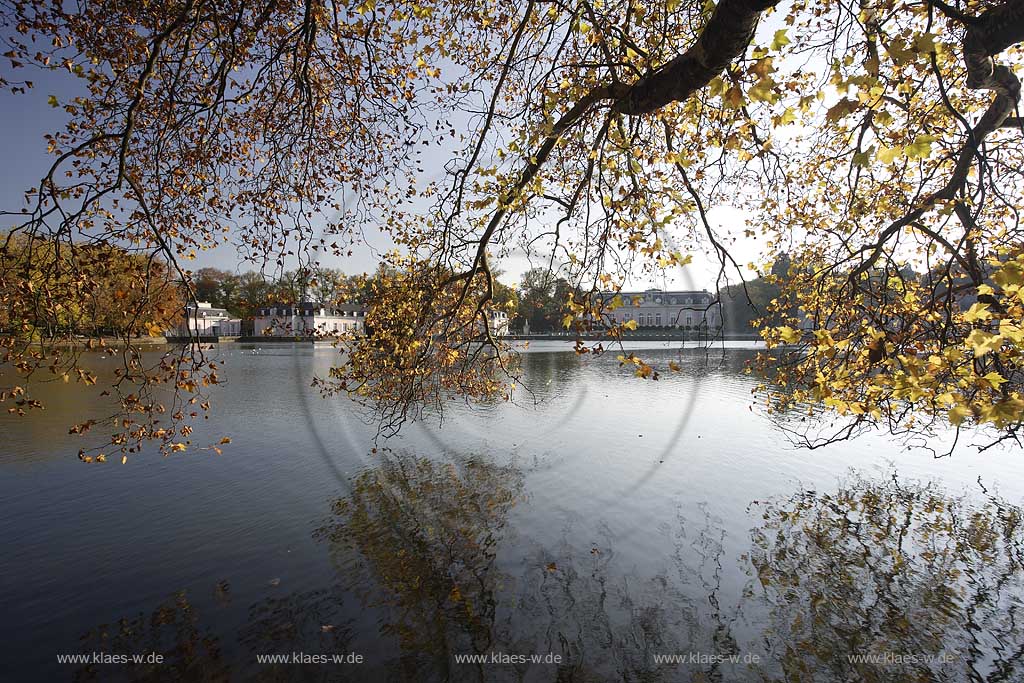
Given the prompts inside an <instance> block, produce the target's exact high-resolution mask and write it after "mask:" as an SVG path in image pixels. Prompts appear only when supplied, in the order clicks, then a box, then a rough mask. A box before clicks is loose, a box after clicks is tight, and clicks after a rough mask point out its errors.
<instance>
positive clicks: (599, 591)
mask: <svg viewBox="0 0 1024 683" xmlns="http://www.w3.org/2000/svg"><path fill="white" fill-rule="evenodd" d="M701 513H702V515H703V520H702V521H701V522H700V523H695V522H697V520H687V519H685V518H684V517H683V516H682V514H681V513H679V515H678V517H677V521H678V522H679V524H678V526H675V525H669V524H665V525H664V526H663V533H664V534H665V536H666V541H667V543H668V544H669V546H670V547H671V548H672V552H671V554H670V556H669V561H670V564H669V565H668V566H665V567H662V568H661V569H660V570H659V571H656V572H655V573H654V574H653V575H650V576H644V575H642V574H640V573H639V572H637V571H636V570H635V569H634V570H632V571H628V572H625V573H623V572H622V570H621V569H620V568H619V566H618V565H619V564H620V563H621V562H623V561H624V562H626V563H627V564H628V565H633V563H634V562H635V560H636V558H633V557H630V558H619V557H618V555H617V553H616V549H615V547H614V545H613V541H612V534H611V532H610V531H609V530H608V529H605V528H602V530H601V533H600V536H601V539H600V540H599V541H597V542H596V544H587V545H585V546H580V545H579V544H578V542H577V539H579V538H581V537H583V534H580V533H577V532H576V531H575V530H574V529H573V528H572V527H571V526H570V527H569V528H567V529H566V530H565V533H564V536H563V539H562V541H561V543H560V545H559V546H557V547H555V548H552V549H550V550H549V549H542V548H537V549H536V550H535V555H533V556H532V557H531V561H529V562H527V567H528V569H527V571H526V574H525V575H524V576H523V577H522V579H521V581H519V582H518V585H519V586H520V591H519V594H518V595H517V596H516V597H515V601H514V604H515V610H514V611H513V612H512V613H511V614H510V615H509V616H508V621H507V623H506V624H505V631H504V633H502V634H501V636H502V637H501V640H502V641H503V643H504V644H503V647H505V648H507V649H508V650H510V651H513V652H531V653H541V654H544V653H548V652H553V653H557V654H560V655H561V656H562V663H563V664H562V666H561V668H560V669H559V670H558V672H557V675H550V674H549V675H546V676H545V677H544V678H543V679H544V680H558V681H579V682H584V683H590V682H597V681H611V680H616V681H643V682H645V683H654V682H656V681H681V680H684V681H690V680H694V681H729V680H734V679H735V674H734V673H733V669H726V670H724V671H723V668H722V667H721V666H719V665H717V664H713V663H712V664H701V663H694V664H686V665H677V664H666V663H658V662H657V661H656V660H655V657H656V656H658V655H676V654H684V653H690V652H699V653H718V654H722V655H729V654H732V653H735V652H737V649H736V644H735V642H734V641H733V639H732V636H731V634H730V631H729V624H728V622H727V618H726V617H725V615H723V614H722V612H721V610H720V607H719V604H718V599H719V593H720V590H721V571H720V570H721V558H722V553H723V547H722V537H723V535H724V532H723V531H722V528H721V521H720V520H718V519H716V518H714V517H712V516H711V515H710V514H709V513H708V512H707V510H704V509H702V510H701Z"/></svg>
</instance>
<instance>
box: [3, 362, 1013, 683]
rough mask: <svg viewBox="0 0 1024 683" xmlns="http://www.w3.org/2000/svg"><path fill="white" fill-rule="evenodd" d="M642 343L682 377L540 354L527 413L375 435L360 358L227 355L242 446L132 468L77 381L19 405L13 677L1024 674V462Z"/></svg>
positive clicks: (13, 510) (469, 413) (8, 571)
mask: <svg viewBox="0 0 1024 683" xmlns="http://www.w3.org/2000/svg"><path fill="white" fill-rule="evenodd" d="M636 346H638V347H641V346H642V347H644V351H643V353H645V354H647V356H656V357H660V358H661V359H662V360H663V361H664V360H667V358H666V356H669V355H671V357H672V358H675V359H677V360H678V361H679V362H680V363H681V365H682V368H683V369H682V371H681V372H679V373H671V374H665V375H662V376H661V379H660V380H659V381H658V382H651V381H642V380H638V379H636V378H634V377H633V376H632V375H631V373H630V372H629V371H628V369H623V368H620V367H619V363H618V362H617V361H616V359H615V354H614V353H612V354H608V355H605V356H602V357H600V358H597V359H593V358H579V357H577V356H576V355H575V354H573V353H572V352H570V351H568V345H566V344H562V343H558V342H550V343H534V344H531V346H530V349H529V351H528V352H527V353H525V354H524V367H525V371H526V379H527V385H528V387H529V388H530V390H531V392H532V393H531V392H525V391H523V392H519V393H520V395H519V399H518V401H517V402H516V403H515V404H508V403H504V402H498V403H495V404H493V405H487V406H482V407H476V408H470V407H467V406H465V405H463V404H461V403H459V402H453V404H452V405H451V406H450V408H449V409H448V411H447V412H446V414H445V417H444V421H443V424H441V425H438V424H437V423H436V422H431V423H428V424H416V425H412V426H409V427H408V428H407V429H405V430H404V431H403V432H402V434H401V435H400V436H399V437H397V438H394V439H390V440H388V441H386V442H385V441H381V442H379V443H377V444H374V443H373V436H374V428H373V426H372V425H368V424H365V423H364V422H363V420H362V419H361V418H362V415H361V413H360V412H359V411H358V410H356V409H355V408H354V407H353V406H352V405H351V404H349V403H348V402H346V401H345V400H343V399H330V400H324V399H322V398H320V397H319V395H318V393H317V392H316V390H315V389H312V388H310V386H309V383H310V379H311V377H312V376H313V375H314V374H315V373H324V372H326V369H327V368H328V367H329V366H330V364H331V363H332V362H333V361H335V360H336V355H335V353H336V352H335V351H334V350H333V349H331V348H330V347H319V346H317V347H313V346H291V345H274V346H270V347H263V348H245V347H240V346H234V345H224V346H222V347H220V348H219V349H218V351H217V353H218V354H219V355H220V356H221V357H222V358H223V360H224V368H223V370H222V372H221V373H220V374H221V376H222V377H224V378H225V379H227V383H226V384H225V385H224V386H222V387H219V388H217V389H216V390H215V391H214V393H213V395H212V399H213V406H214V407H213V412H212V416H211V418H210V420H208V421H204V422H203V423H201V424H199V425H197V428H196V432H195V433H194V434H193V436H192V441H193V442H195V443H210V442H216V441H217V440H218V439H219V438H220V437H221V436H229V437H230V438H231V439H232V443H231V444H230V445H229V446H227V447H225V450H224V453H223V455H219V456H218V455H215V454H213V453H212V452H210V451H205V452H188V453H184V454H176V455H174V456H172V457H168V458H161V457H160V456H158V455H154V454H143V455H141V456H138V457H136V458H134V459H133V460H131V461H130V463H129V464H128V465H124V466H122V465H120V464H117V463H113V462H108V463H106V464H102V465H96V464H94V465H86V464H83V463H80V462H79V461H78V460H77V459H76V458H75V455H74V454H75V453H76V452H77V450H78V448H79V447H80V445H81V443H80V441H79V437H76V436H70V435H68V434H67V427H68V425H69V424H70V423H72V422H78V421H81V419H82V418H83V417H91V416H96V417H98V416H101V415H103V414H104V410H105V409H108V407H106V406H103V405H100V404H97V403H96V402H95V401H89V402H84V401H83V400H82V399H81V398H79V397H78V396H77V395H76V394H74V393H72V392H70V391H69V390H68V388H67V387H66V386H64V385H59V384H53V385H50V386H48V387H46V388H45V389H43V390H41V391H43V392H44V393H45V394H46V395H45V396H43V398H44V399H45V400H46V403H47V409H46V410H45V411H43V412H41V413H39V414H36V415H33V416H31V417H29V418H20V419H19V418H15V417H13V416H6V415H5V416H3V417H0V429H2V433H3V435H4V440H3V447H2V449H0V501H2V503H0V512H2V515H0V541H2V545H3V547H4V548H5V552H4V553H3V554H2V555H0V576H3V580H2V581H0V604H2V605H3V606H4V609H5V619H4V620H3V625H2V626H0V628H2V630H3V632H2V633H0V642H3V643H4V646H5V650H7V651H8V652H9V653H11V654H10V655H8V656H5V657H4V658H3V661H2V663H0V680H17V681H21V680H26V681H31V680H40V681H49V680H72V679H77V680H154V681H156V680H197V681H199V680H254V679H255V680H354V681H366V680H455V681H462V680H470V681H472V680H488V681H491V680H493V681H505V680H530V681H555V680H558V681H591V680H593V681H599V680H631V681H632V680H636V681H660V680H664V681H680V680H683V681H689V680H722V681H732V680H757V681H761V680H779V681H783V680H787V681H804V680H806V681H845V680H885V681H887V680H892V681H900V680H910V679H915V678H916V679H919V680H942V681H960V680H978V681H982V680H986V681H987V680H991V681H997V680H1005V681H1013V680H1024V612H1022V608H1024V589H1022V586H1024V570H1022V566H1024V530H1022V519H1021V512H1020V508H1019V507H1018V506H1020V505H1021V504H1022V503H1024V459H1022V458H1024V453H1022V452H1021V451H1020V450H1016V449H1010V448H1007V449H1002V450H995V449H993V450H990V451H987V452H985V453H980V454H979V453H976V452H974V451H971V450H964V451H962V452H959V453H958V454H957V455H955V456H954V457H952V458H943V459H936V458H934V457H933V456H932V454H931V453H929V452H927V451H925V450H920V449H919V450H909V451H908V450H905V448H904V447H903V446H902V445H900V444H897V443H895V442H893V441H891V440H888V439H886V438H883V437H881V436H869V437H866V438H862V439H857V440H854V441H850V442H844V443H840V444H836V445H835V446H832V447H829V448H825V449H821V450H815V451H807V450H800V449H796V448H794V447H793V446H792V445H791V444H790V442H789V441H788V440H787V439H786V438H785V437H784V436H783V434H782V433H781V432H780V430H779V429H777V426H776V423H775V422H774V420H775V419H778V418H773V417H772V416H768V415H766V414H764V412H763V411H762V410H761V409H760V408H759V406H757V405H756V404H755V403H754V399H753V397H752V396H751V393H750V391H751V388H752V387H753V381H752V380H751V379H750V378H749V377H747V376H746V375H744V374H743V372H742V370H743V367H744V364H745V362H746V361H748V360H749V359H750V357H751V352H750V351H749V350H747V349H743V348H733V349H730V350H727V351H725V352H724V353H711V354H707V353H704V352H702V351H694V350H687V351H683V352H679V351H678V350H675V349H669V348H667V347H665V346H663V345H661V344H659V343H651V344H638V345H636ZM735 346H742V345H735ZM789 419H791V420H797V421H798V420H799V418H796V417H790V418H789ZM374 449H375V450H374ZM151 652H158V653H161V654H162V655H163V656H164V662H163V663H162V664H160V665H155V664H149V663H145V662H142V663H139V664H137V665H133V664H127V665H126V664H104V663H94V664H89V665H82V664H66V663H58V660H57V656H58V654H61V655H63V654H68V653H85V654H91V653H108V654H138V653H151ZM296 653H298V654H299V655H300V656H307V655H324V656H333V655H341V656H342V658H343V659H344V658H347V660H346V661H342V662H339V663H330V664H300V663H277V664H266V663H261V662H259V661H258V656H259V657H262V656H264V655H267V654H287V655H295V654H296ZM466 656H474V657H476V658H477V660H484V661H475V662H471V663H467V662H466V661H465V660H466ZM519 657H525V658H530V657H538V658H540V660H539V661H537V662H535V663H530V662H525V663H523V662H517V661H516V659H517V658H519ZM356 658H359V659H360V660H361V661H360V663H356V662H355V659H356ZM672 658H675V659H674V660H673V659H672ZM865 658H866V659H867V661H865ZM872 658H873V659H872ZM5 670H6V671H5Z"/></svg>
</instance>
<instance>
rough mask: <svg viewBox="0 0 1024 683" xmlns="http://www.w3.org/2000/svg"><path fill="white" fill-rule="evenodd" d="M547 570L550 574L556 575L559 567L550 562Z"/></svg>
mask: <svg viewBox="0 0 1024 683" xmlns="http://www.w3.org/2000/svg"><path fill="white" fill-rule="evenodd" d="M545 569H547V570H548V571H549V572H552V573H554V572H556V571H558V566H557V565H556V564H555V563H554V562H550V563H548V565H547V567H545Z"/></svg>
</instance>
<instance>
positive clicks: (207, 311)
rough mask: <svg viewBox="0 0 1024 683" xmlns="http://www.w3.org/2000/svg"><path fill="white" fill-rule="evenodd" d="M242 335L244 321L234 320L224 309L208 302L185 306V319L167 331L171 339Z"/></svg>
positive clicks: (193, 302) (196, 302)
mask: <svg viewBox="0 0 1024 683" xmlns="http://www.w3.org/2000/svg"><path fill="white" fill-rule="evenodd" d="M241 333H242V321H241V320H240V319H238V318H232V317H231V316H230V315H229V314H228V312H227V311H226V310H225V309H223V308H214V307H213V305H212V304H210V303H209V302H207V301H192V302H190V303H188V304H186V306H185V319H184V320H183V321H182V322H181V323H180V324H178V325H176V326H175V327H174V328H173V329H170V330H168V331H167V336H169V337H189V336H203V337H233V336H238V335H240V334H241Z"/></svg>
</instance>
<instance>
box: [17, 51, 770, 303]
mask: <svg viewBox="0 0 1024 683" xmlns="http://www.w3.org/2000/svg"><path fill="white" fill-rule="evenodd" d="M5 66H6V65H5ZM6 73H8V74H10V76H11V77H12V78H22V79H30V80H32V81H33V82H34V85H35V87H34V88H32V89H30V90H29V91H28V92H27V93H26V94H19V95H13V94H11V93H10V92H9V91H5V92H2V93H0V149H2V150H4V163H2V164H0V211H20V210H22V209H23V208H25V207H27V206H28V205H27V203H26V201H25V197H24V193H25V191H26V190H27V189H29V188H32V187H34V186H35V185H36V184H37V183H38V180H39V178H40V177H41V176H42V175H43V174H44V173H45V172H46V170H47V168H48V166H49V164H50V163H51V162H52V157H50V156H49V155H47V153H46V141H45V139H44V137H43V136H44V135H45V134H46V133H48V132H53V131H55V130H60V129H62V128H63V127H64V124H65V123H66V121H67V118H68V115H67V114H66V113H65V112H64V110H63V109H61V108H59V107H56V108H55V107H53V106H51V105H50V104H49V103H48V99H49V97H50V96H51V95H53V96H56V97H57V98H58V100H59V101H64V102H66V101H69V100H70V99H71V98H73V97H74V96H76V95H79V94H82V92H83V89H82V87H81V84H80V83H79V82H78V79H76V78H73V77H71V76H70V75H69V74H67V73H66V72H64V71H41V70H37V69H34V68H24V69H19V70H18V71H17V72H14V73H12V72H11V71H9V70H8V71H6ZM448 160H449V157H448V156H446V155H445V154H444V153H443V151H439V150H437V149H436V148H435V154H434V156H432V157H425V158H424V163H423V168H424V173H425V175H427V176H429V177H434V178H441V177H442V175H443V166H444V164H445V162H446V161H448ZM3 218H4V220H5V222H7V223H9V225H6V226H3V227H4V228H9V227H11V225H13V224H14V223H15V222H16V220H15V219H13V218H12V217H11V216H4V217H3ZM709 218H710V220H711V223H712V225H713V226H714V227H715V228H716V229H718V230H720V231H722V232H729V233H732V234H737V233H738V234H742V229H743V223H744V221H745V219H746V216H745V214H744V213H743V212H742V211H740V210H738V209H736V208H734V207H731V206H715V207H711V209H710V213H709ZM392 247H393V243H392V242H391V240H390V238H389V237H388V235H387V234H385V233H383V232H381V231H379V230H373V229H372V228H370V229H367V230H366V231H365V243H363V244H359V245H356V246H355V247H353V254H352V255H351V256H350V257H344V258H334V257H330V256H326V257H322V260H321V265H323V266H327V267H334V268H340V269H341V270H342V271H344V272H346V273H362V272H371V271H373V270H374V269H375V268H376V267H377V263H378V262H379V254H380V253H382V252H384V251H387V250H388V249H391V248H392ZM760 248H761V245H759V244H758V243H757V240H756V238H753V239H750V238H748V239H745V240H744V241H742V242H740V243H737V244H736V245H735V246H734V247H733V249H732V251H733V256H734V258H735V259H736V260H737V261H738V262H739V263H741V264H746V263H748V262H758V261H760V258H759V253H760ZM546 261H547V260H546V258H544V259H538V258H537V257H536V256H535V257H534V259H533V263H531V261H530V260H529V259H528V258H527V257H526V256H525V255H523V254H519V255H512V256H510V257H506V258H504V259H500V260H499V262H498V264H497V266H498V268H499V270H500V271H501V275H500V279H501V280H503V281H504V282H506V283H507V284H514V283H517V282H518V281H519V279H520V277H521V275H522V273H523V272H525V271H526V270H527V269H529V268H530V267H531V266H536V265H546ZM188 265H189V267H190V268H191V269H192V270H196V269H198V268H202V267H215V268H220V269H223V270H228V271H232V272H240V271H244V270H249V269H251V265H250V264H246V263H242V262H241V260H240V258H239V256H238V254H237V253H236V251H235V247H234V246H233V245H231V244H223V245H220V246H218V247H216V248H214V249H211V250H208V251H205V252H202V253H200V255H199V256H198V257H197V259H196V260H195V261H193V262H191V263H190V264H188ZM717 271H718V264H717V262H716V261H715V260H714V259H713V258H711V257H709V256H708V255H706V254H701V253H694V254H693V263H692V264H691V265H689V266H687V267H686V268H682V269H678V268H675V269H670V270H668V271H665V272H664V273H662V274H660V276H657V277H651V276H644V275H639V274H638V275H635V276H633V277H631V278H630V279H629V280H628V281H627V282H626V283H625V288H626V289H634V290H635V289H646V288H649V287H658V288H662V289H703V288H706V289H709V290H710V289H713V288H714V284H715V277H716V274H717ZM751 275H752V273H751ZM730 281H732V282H735V281H736V275H735V273H730Z"/></svg>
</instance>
